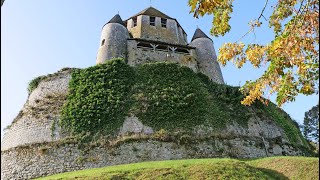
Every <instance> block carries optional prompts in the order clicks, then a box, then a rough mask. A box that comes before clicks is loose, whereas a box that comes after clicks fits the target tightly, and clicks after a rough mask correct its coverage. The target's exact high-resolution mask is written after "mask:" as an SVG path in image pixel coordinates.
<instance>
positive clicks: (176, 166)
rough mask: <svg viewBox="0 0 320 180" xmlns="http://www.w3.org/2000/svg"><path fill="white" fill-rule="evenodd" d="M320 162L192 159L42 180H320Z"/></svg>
mask: <svg viewBox="0 0 320 180" xmlns="http://www.w3.org/2000/svg"><path fill="white" fill-rule="evenodd" d="M318 171H319V159H317V158H305V157H271V158H262V159H255V160H236V159H217V158H213V159H188V160H170V161H155V162H142V163H134V164H126V165H117V166H109V167H103V168H96V169H87V170H82V171H74V172H68V173H62V174H56V175H53V176H48V177H44V178H40V179H317V178H318Z"/></svg>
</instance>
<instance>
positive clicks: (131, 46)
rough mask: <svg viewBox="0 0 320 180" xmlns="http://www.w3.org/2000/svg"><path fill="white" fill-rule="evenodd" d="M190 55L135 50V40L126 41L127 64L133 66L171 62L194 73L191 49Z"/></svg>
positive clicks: (195, 66)
mask: <svg viewBox="0 0 320 180" xmlns="http://www.w3.org/2000/svg"><path fill="white" fill-rule="evenodd" d="M190 51H191V53H190V54H180V53H172V52H165V51H159V50H155V51H153V50H150V49H142V48H137V42H136V41H135V40H128V55H127V59H128V64H129V65H130V66H135V65H139V64H144V63H150V62H165V61H166V62H173V63H179V64H181V65H184V66H187V67H189V68H190V69H192V70H193V71H194V72H197V71H198V67H197V61H196V60H195V58H194V56H195V50H194V49H191V50H190Z"/></svg>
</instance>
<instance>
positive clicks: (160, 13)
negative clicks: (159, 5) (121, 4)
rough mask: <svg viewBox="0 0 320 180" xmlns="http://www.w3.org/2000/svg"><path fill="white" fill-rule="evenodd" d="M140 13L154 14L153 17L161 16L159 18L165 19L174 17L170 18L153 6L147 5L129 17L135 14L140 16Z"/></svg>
mask: <svg viewBox="0 0 320 180" xmlns="http://www.w3.org/2000/svg"><path fill="white" fill-rule="evenodd" d="M140 15H147V16H155V17H161V18H166V19H174V18H171V17H170V16H168V15H166V14H164V13H162V12H160V11H159V10H157V9H155V8H153V7H148V8H147V9H144V10H142V11H141V12H139V13H138V14H136V15H134V16H132V17H131V18H133V17H136V16H140ZM131 18H129V19H131Z"/></svg>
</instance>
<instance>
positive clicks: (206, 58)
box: [190, 28, 224, 84]
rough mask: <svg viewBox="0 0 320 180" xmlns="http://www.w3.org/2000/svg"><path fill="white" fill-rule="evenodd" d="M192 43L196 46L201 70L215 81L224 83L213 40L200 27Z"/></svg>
mask: <svg viewBox="0 0 320 180" xmlns="http://www.w3.org/2000/svg"><path fill="white" fill-rule="evenodd" d="M190 45H191V46H193V47H195V48H196V54H197V61H198V63H199V71H200V72H201V73H203V74H205V75H206V76H208V77H209V78H210V79H211V80H212V81H213V82H216V83H219V84H223V83H224V82H223V77H222V73H221V69H220V66H219V63H218V61H217V55H216V52H215V50H214V46H213V41H212V40H211V39H210V38H209V37H208V36H207V35H206V34H205V33H204V32H202V31H201V30H200V29H199V28H198V29H197V30H196V32H195V33H194V36H193V38H192V40H191V43H190Z"/></svg>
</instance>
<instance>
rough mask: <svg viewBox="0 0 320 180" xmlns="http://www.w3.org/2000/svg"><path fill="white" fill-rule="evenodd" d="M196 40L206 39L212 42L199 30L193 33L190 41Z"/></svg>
mask: <svg viewBox="0 0 320 180" xmlns="http://www.w3.org/2000/svg"><path fill="white" fill-rule="evenodd" d="M197 38H208V39H210V40H212V39H211V38H209V37H208V36H207V35H206V34H205V33H204V32H203V31H202V30H201V29H199V28H197V30H196V32H195V33H194V35H193V37H192V39H191V41H193V40H195V39H197Z"/></svg>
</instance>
